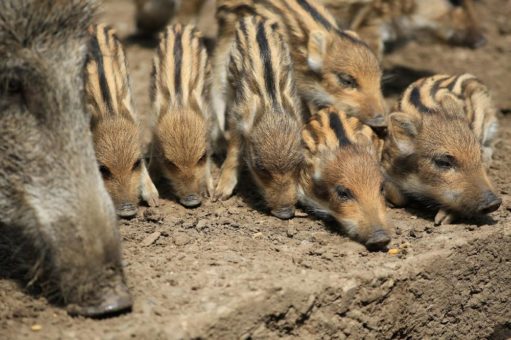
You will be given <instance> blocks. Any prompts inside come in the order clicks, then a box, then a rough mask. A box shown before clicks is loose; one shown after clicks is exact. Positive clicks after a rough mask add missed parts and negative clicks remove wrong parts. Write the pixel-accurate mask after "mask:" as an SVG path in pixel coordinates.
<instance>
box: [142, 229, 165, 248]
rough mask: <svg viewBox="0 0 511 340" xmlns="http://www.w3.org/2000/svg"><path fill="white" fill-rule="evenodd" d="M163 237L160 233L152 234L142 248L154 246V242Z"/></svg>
mask: <svg viewBox="0 0 511 340" xmlns="http://www.w3.org/2000/svg"><path fill="white" fill-rule="evenodd" d="M160 236H161V233H160V232H159V231H155V232H154V233H152V234H150V235H149V236H147V237H146V238H145V239H144V240H143V241H142V246H143V247H148V246H150V245H151V244H153V243H154V242H156V240H158V238H160Z"/></svg>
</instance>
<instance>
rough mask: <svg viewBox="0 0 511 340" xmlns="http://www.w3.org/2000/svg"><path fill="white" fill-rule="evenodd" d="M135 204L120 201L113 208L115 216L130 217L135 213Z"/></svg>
mask: <svg viewBox="0 0 511 340" xmlns="http://www.w3.org/2000/svg"><path fill="white" fill-rule="evenodd" d="M137 210H138V209H137V206H136V205H135V204H133V203H129V202H128V203H121V204H119V205H118V206H117V207H116V208H115V212H116V213H117V216H119V217H121V218H132V217H134V216H135V215H136V214H137Z"/></svg>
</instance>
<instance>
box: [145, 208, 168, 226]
mask: <svg viewBox="0 0 511 340" xmlns="http://www.w3.org/2000/svg"><path fill="white" fill-rule="evenodd" d="M144 219H145V220H146V221H148V222H154V223H159V222H162V221H163V219H164V216H163V214H162V213H160V212H159V211H158V210H156V209H153V208H147V209H146V210H145V211H144Z"/></svg>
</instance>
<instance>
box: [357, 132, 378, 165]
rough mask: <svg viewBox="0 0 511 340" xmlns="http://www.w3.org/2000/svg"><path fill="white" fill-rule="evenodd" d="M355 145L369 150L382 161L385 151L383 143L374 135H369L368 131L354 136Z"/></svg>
mask: <svg viewBox="0 0 511 340" xmlns="http://www.w3.org/2000/svg"><path fill="white" fill-rule="evenodd" d="M354 140H355V143H356V144H357V145H361V146H363V147H365V148H366V149H367V151H368V152H369V153H370V154H371V155H373V156H374V157H375V159H377V160H380V159H381V153H382V149H383V141H382V140H381V139H379V138H378V136H376V134H374V133H372V132H371V133H367V131H358V132H357V133H355V136H354Z"/></svg>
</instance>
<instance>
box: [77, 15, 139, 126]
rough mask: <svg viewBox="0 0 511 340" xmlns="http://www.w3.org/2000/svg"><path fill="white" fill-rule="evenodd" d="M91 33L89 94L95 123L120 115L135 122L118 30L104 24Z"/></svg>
mask: <svg viewBox="0 0 511 340" xmlns="http://www.w3.org/2000/svg"><path fill="white" fill-rule="evenodd" d="M90 31H91V34H92V38H91V41H90V45H89V46H90V47H89V60H88V63H87V80H86V92H87V98H88V104H89V108H90V111H91V113H92V116H93V120H94V119H103V118H107V117H109V116H117V115H119V116H122V117H123V118H125V119H128V120H131V121H133V122H136V121H137V118H136V116H135V115H134V110H133V103H132V98H131V89H130V84H129V77H128V70H127V66H126V65H127V62H126V56H125V53H124V49H123V47H122V45H121V42H120V41H119V39H118V38H117V37H116V35H115V31H114V30H113V29H112V28H110V27H108V26H105V25H103V24H99V25H96V26H92V27H91V28H90Z"/></svg>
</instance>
